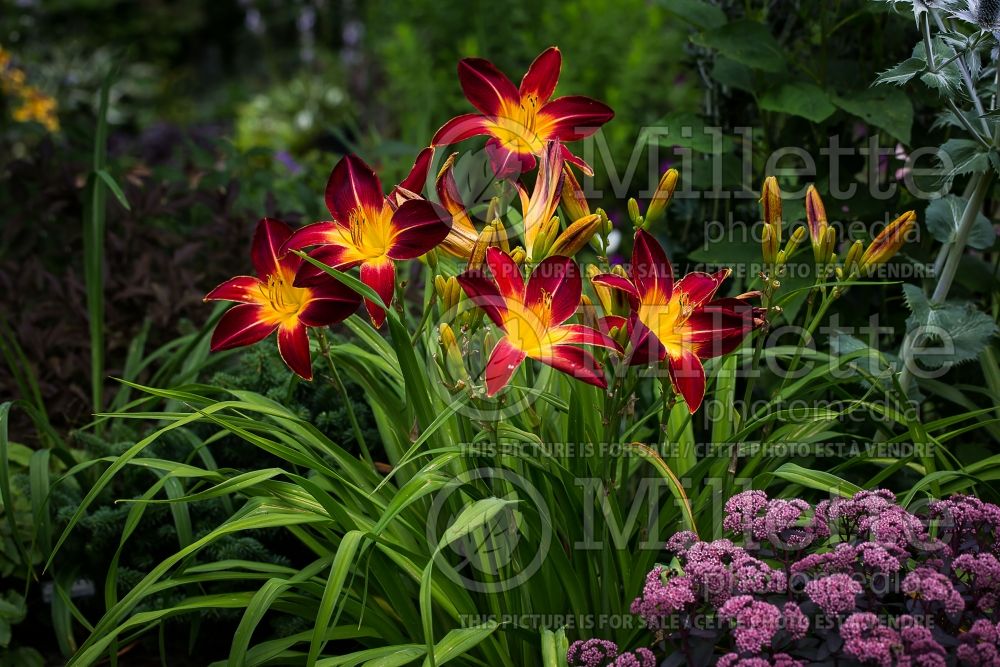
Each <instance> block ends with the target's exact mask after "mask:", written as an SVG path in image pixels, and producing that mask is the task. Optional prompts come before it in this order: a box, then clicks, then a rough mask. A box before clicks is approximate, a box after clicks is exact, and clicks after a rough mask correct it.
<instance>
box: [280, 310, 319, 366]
mask: <svg viewBox="0 0 1000 667" xmlns="http://www.w3.org/2000/svg"><path fill="white" fill-rule="evenodd" d="M278 353H279V354H280V355H281V358H282V359H283V360H284V362H285V364H286V365H287V366H288V367H289V368H291V369H292V371H294V372H295V374H296V375H298V376H299V377H301V378H302V379H303V380H312V376H313V374H312V357H311V356H310V354H309V334H308V333H307V332H306V328H305V326H304V325H302V324H299V323H296V324H291V325H288V326H285V325H282V326H281V327H279V328H278Z"/></svg>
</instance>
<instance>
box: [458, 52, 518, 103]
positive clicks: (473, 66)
mask: <svg viewBox="0 0 1000 667" xmlns="http://www.w3.org/2000/svg"><path fill="white" fill-rule="evenodd" d="M458 80H459V83H461V84H462V92H464V93H465V97H466V99H468V100H469V102H471V103H472V106H474V107H476V108H477V109H479V110H480V111H482V112H483V113H484V114H486V115H488V116H496V115H498V112H499V111H500V107H501V105H502V104H503V103H504V102H513V103H514V104H517V103H518V101H519V100H520V97H521V96H520V94H519V93H518V91H517V88H515V87H514V84H513V83H511V81H510V79H508V78H507V75H506V74H504V73H503V72H501V71H500V70H498V69H497V68H496V66H495V65H494V64H493V63H491V62H490V61H489V60H485V59H483V58H464V59H462V60H461V61H459V63H458Z"/></svg>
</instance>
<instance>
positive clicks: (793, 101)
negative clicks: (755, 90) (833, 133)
mask: <svg viewBox="0 0 1000 667" xmlns="http://www.w3.org/2000/svg"><path fill="white" fill-rule="evenodd" d="M760 108H761V109H765V110H767V111H777V112H780V113H787V114H791V115H793V116H801V117H802V118H805V119H807V120H811V121H812V122H814V123H822V122H823V121H824V120H826V119H827V118H829V117H830V116H831V115H833V112H834V111H836V110H837V108H836V107H835V106H833V104H832V103H831V102H830V97H829V95H827V94H826V92H825V91H824V90H823V89H822V88H820V87H819V86H817V85H816V84H813V83H807V82H804V81H796V82H792V83H783V84H781V85H780V86H778V87H777V88H776V89H774V90H769V91H768V92H766V93H764V94H763V95H762V96H761V98H760Z"/></svg>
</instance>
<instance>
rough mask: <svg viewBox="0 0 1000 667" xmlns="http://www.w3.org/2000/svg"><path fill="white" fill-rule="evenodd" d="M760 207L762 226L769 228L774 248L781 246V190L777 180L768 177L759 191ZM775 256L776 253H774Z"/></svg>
mask: <svg viewBox="0 0 1000 667" xmlns="http://www.w3.org/2000/svg"><path fill="white" fill-rule="evenodd" d="M760 206H761V210H762V212H763V215H764V224H765V225H767V226H768V227H770V228H771V235H772V236H773V237H774V239H775V240H774V246H775V248H777V247H778V246H780V245H781V188H779V187H778V179H776V178H775V177H774V176H768V177H767V178H765V179H764V185H763V186H762V187H761V191H760ZM775 254H777V251H776V252H775Z"/></svg>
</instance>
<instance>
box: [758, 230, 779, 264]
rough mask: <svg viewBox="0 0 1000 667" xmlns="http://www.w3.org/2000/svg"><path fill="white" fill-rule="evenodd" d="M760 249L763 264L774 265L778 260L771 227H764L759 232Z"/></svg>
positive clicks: (775, 240)
mask: <svg viewBox="0 0 1000 667" xmlns="http://www.w3.org/2000/svg"><path fill="white" fill-rule="evenodd" d="M760 249H761V254H762V255H763V256H764V263H765V264H774V262H775V260H776V259H777V258H778V239H776V238H775V236H774V230H773V228H772V227H771V225H764V228H763V229H762V230H761V238H760Z"/></svg>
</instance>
